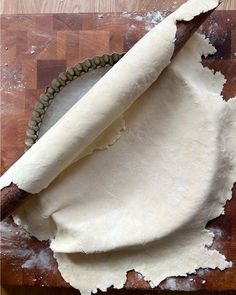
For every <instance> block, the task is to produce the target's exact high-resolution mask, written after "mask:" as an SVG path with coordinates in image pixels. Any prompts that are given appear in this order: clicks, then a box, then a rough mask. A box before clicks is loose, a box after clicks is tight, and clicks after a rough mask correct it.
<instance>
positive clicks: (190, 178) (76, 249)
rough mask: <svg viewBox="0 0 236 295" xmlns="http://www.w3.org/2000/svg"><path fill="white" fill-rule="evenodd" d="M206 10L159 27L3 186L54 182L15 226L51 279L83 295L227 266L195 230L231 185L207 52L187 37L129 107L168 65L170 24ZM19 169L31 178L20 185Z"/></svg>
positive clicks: (234, 105)
mask: <svg viewBox="0 0 236 295" xmlns="http://www.w3.org/2000/svg"><path fill="white" fill-rule="evenodd" d="M217 4H218V1H214V0H208V1H206V0H201V1H200V0H190V1H188V2H187V3H186V4H185V5H184V6H182V8H181V9H180V10H178V11H177V12H175V13H174V14H172V15H171V16H170V17H168V18H166V20H165V21H164V22H163V23H162V24H161V25H159V26H157V27H156V28H154V29H153V30H152V31H150V33H148V34H147V35H146V36H145V37H144V38H143V39H142V41H141V42H139V43H138V44H137V45H136V46H134V47H133V49H132V50H131V51H130V53H128V54H127V55H125V57H124V58H123V59H122V60H121V61H120V62H118V63H117V65H115V66H114V67H113V68H112V69H111V70H110V71H109V72H108V73H107V74H106V75H104V77H103V78H102V79H101V80H100V81H99V82H98V83H97V84H96V85H95V86H94V87H92V88H91V90H89V91H88V93H87V94H86V95H85V96H84V97H83V98H82V99H81V100H80V101H79V102H78V103H77V104H76V105H75V106H74V107H72V109H71V110H70V111H69V112H68V113H67V114H66V115H65V116H64V117H63V118H62V119H61V120H59V121H58V123H56V125H55V127H54V126H53V127H52V128H51V129H50V131H49V132H47V133H46V134H45V135H44V136H43V137H42V138H41V139H40V140H39V141H38V142H37V143H36V144H35V145H34V146H33V147H32V148H31V149H30V150H29V152H27V153H26V154H25V155H26V156H24V157H23V160H21V161H18V162H17V163H16V164H15V165H14V166H13V168H12V169H11V170H10V172H8V173H7V174H5V176H3V179H2V183H3V186H5V185H6V184H7V183H8V184H9V182H11V181H14V182H15V183H17V184H18V185H19V186H20V188H23V189H26V190H28V191H30V192H39V191H40V190H42V189H43V188H44V187H47V186H48V184H49V183H50V182H51V181H52V180H53V179H54V178H55V177H56V176H57V175H58V174H59V173H60V172H61V171H62V170H63V171H62V172H61V174H60V175H59V176H58V177H57V178H56V179H55V180H54V181H53V182H52V183H51V184H50V185H49V187H48V188H47V189H46V190H44V191H42V192H41V193H40V194H38V195H37V196H36V197H34V198H33V197H32V198H30V199H29V200H28V201H27V202H26V203H25V204H24V205H22V206H21V208H19V209H18V210H17V212H16V213H15V216H14V219H15V221H16V222H17V223H18V224H21V225H22V226H23V227H24V228H26V229H27V230H28V231H29V232H30V233H31V234H33V235H35V236H36V237H37V238H39V239H50V240H51V244H50V247H51V248H52V250H53V251H54V255H55V257H56V259H57V261H58V265H59V270H60V271H61V273H62V276H63V277H64V279H65V280H66V281H68V282H69V283H70V284H71V285H72V286H74V287H75V288H78V289H80V291H81V293H82V294H89V293H90V292H91V291H96V289H97V288H100V289H101V290H106V289H107V288H108V287H110V286H111V285H114V287H116V288H121V287H122V286H123V284H124V282H125V280H126V271H128V270H131V269H135V270H136V271H138V272H140V273H142V275H143V276H144V277H145V279H147V280H150V281H151V284H152V286H155V285H158V284H159V283H160V282H161V281H162V280H163V279H165V278H166V277H169V276H178V275H186V274H187V273H193V272H195V270H196V269H198V268H200V267H201V268H205V267H208V268H216V267H218V268H220V269H225V268H227V267H230V266H231V262H228V261H226V259H225V257H224V256H223V255H221V254H220V253H219V252H218V251H216V250H209V249H207V247H206V246H210V245H211V244H212V240H213V238H214V235H213V233H211V232H210V231H209V230H206V229H205V225H206V223H207V222H208V221H209V220H210V219H213V218H215V217H217V216H219V215H220V214H222V213H223V206H224V204H225V202H226V200H228V199H230V198H231V188H232V185H233V182H234V180H235V179H234V178H235V174H236V155H235V150H236V140H235V133H236V122H235V116H236V99H235V98H234V99H231V100H230V101H229V102H225V101H224V100H223V99H222V96H221V91H222V88H223V85H224V83H225V78H224V77H223V75H222V74H221V73H216V74H214V73H213V72H212V71H210V70H209V69H207V68H204V67H203V66H202V65H201V63H200V61H201V56H202V55H208V54H212V53H214V52H215V49H214V48H213V47H212V46H211V45H210V44H209V43H208V40H205V39H204V38H203V37H201V36H200V35H197V34H195V35H194V36H193V38H192V39H191V40H190V41H189V42H188V43H187V44H186V46H185V47H184V49H183V50H182V51H181V52H180V53H179V55H178V56H177V57H176V58H175V60H174V62H173V63H172V64H171V65H170V66H169V67H168V68H167V69H166V70H165V71H164V72H163V73H162V75H161V76H160V77H159V79H158V80H157V81H156V82H155V83H154V84H153V85H152V87H150V88H149V89H148V90H147V91H146V92H145V93H144V94H143V95H142V96H141V97H140V98H139V99H138V100H137V101H136V102H134V100H135V99H136V98H137V96H138V95H139V94H141V93H142V92H144V91H145V90H146V89H147V88H148V87H149V86H150V85H151V84H152V83H153V82H154V81H155V80H156V78H157V77H158V76H159V74H160V72H161V71H162V70H163V68H164V67H165V66H166V65H167V64H169V61H170V58H171V55H172V53H173V42H174V37H175V32H176V20H177V19H185V20H189V19H191V18H192V17H193V16H194V15H197V14H199V13H200V12H202V11H207V10H209V9H212V8H213V7H215V6H216V5H217ZM154 40H155V41H156V42H157V43H156V44H158V46H155V44H154V43H155V41H154ZM160 42H162V43H160ZM160 44H162V46H161V47H160ZM144 50H145V52H146V54H143V51H144ZM127 64H128V66H127ZM119 73H120V74H121V76H119ZM113 82H114V83H113ZM110 85H111V87H110ZM104 89H106V90H107V89H108V90H107V91H105V92H104ZM98 94H100V95H98ZM97 98H99V100H96V99H97ZM111 98H112V100H111V101H110V99H111ZM132 103H133V104H132ZM131 104H132V105H131ZM124 111H125V112H124ZM94 114H95V116H92V115H94ZM121 115H123V118H120V116H121ZM80 116H81V117H80ZM77 117H78V118H80V120H79V123H78V124H75V119H76V118H77ZM117 118H118V119H117ZM119 118H120V119H119ZM88 119H89V120H90V121H91V122H90V121H89V120H88ZM91 119H93V120H91ZM115 120H117V121H116V122H114V121H115ZM124 120H125V122H126V123H125V125H124ZM112 122H114V123H113V124H114V126H115V129H116V130H115V131H114V126H111V123H112ZM73 124H75V126H74V125H73ZM124 126H125V128H124ZM62 127H64V128H68V130H71V132H68V133H70V134H69V135H70V136H69V135H68V134H66V132H65V135H64V133H63V136H65V137H64V140H65V141H66V142H65V145H64V146H63V147H61V146H56V144H57V145H58V144H59V141H58V139H57V136H59V135H60V136H61V128H62ZM72 127H73V128H72ZM74 127H77V128H80V129H78V130H79V132H78V131H76V128H74ZM69 128H72V129H69ZM121 129H122V130H123V132H121ZM124 129H125V130H124ZM66 130H67V129H66ZM104 130H105V133H102V131H104ZM53 135H55V136H56V139H54V138H53ZM98 135H100V137H98ZM104 136H105V138H103V137H104ZM74 137H75V139H74ZM49 139H52V141H53V143H50V147H51V152H49V155H47V158H46V160H45V161H42V157H43V156H45V154H43V156H42V152H43V151H45V144H46V147H47V148H48V144H49ZM95 139H96V140H97V142H95V141H94V140H95ZM104 139H106V140H105V141H104ZM90 144H92V145H90ZM110 144H113V145H111V146H110V147H109V148H108V149H106V150H103V151H95V152H94V153H92V152H93V151H94V150H96V149H97V148H106V147H107V145H110ZM60 145H61V137H60ZM43 146H44V147H43ZM55 146H56V150H55V149H53V147H55ZM88 146H89V148H88V150H87V152H86V153H85V154H84V155H87V156H86V157H84V158H81V157H82V156H84V155H83V154H82V152H84V151H85V148H86V147H88ZM55 151H57V153H56V155H54V154H53V153H54V152H55ZM91 153H92V154H91ZM39 159H40V160H39ZM58 159H59V160H60V161H59V163H57V165H56V166H53V163H55V161H56V160H58ZM78 159H79V160H78ZM30 160H33V162H32V163H33V165H36V167H37V168H38V170H39V171H38V172H37V173H35V172H34V173H33V175H32V177H30V178H29V177H28V174H29V173H28V172H29V167H30V166H31V167H32V163H30ZM75 160H77V161H76V162H75ZM72 163H73V164H72ZM68 166H69V167H68ZM66 167H68V168H67V169H65V168H66ZM20 168H21V169H20ZM19 169H20V170H19ZM24 169H26V170H24ZM19 171H22V172H23V173H21V174H20V173H19ZM25 171H26V174H24V173H25ZM16 172H18V174H17V173H16ZM44 173H45V175H44ZM22 174H23V176H24V177H23V176H22ZM26 175H27V177H28V179H27V178H26ZM30 176H31V175H30ZM42 176H43V177H42Z"/></svg>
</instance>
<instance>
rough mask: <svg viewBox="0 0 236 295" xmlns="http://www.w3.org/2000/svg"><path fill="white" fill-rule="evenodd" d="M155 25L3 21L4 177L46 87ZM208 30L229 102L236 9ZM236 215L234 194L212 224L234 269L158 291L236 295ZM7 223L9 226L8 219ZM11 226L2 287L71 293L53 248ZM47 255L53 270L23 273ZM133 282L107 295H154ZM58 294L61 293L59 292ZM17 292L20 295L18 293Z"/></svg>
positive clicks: (84, 18) (133, 277)
mask: <svg viewBox="0 0 236 295" xmlns="http://www.w3.org/2000/svg"><path fill="white" fill-rule="evenodd" d="M137 15H138V16H142V17H143V18H142V20H141V21H137V18H136V16H137ZM149 26H150V23H149V22H148V21H147V18H146V13H145V12H144V11H140V12H136V13H135V14H132V15H130V16H129V17H127V15H124V14H122V13H112V14H111V13H109V14H105V13H104V14H102V15H100V14H94V13H93V14H90V13H89V14H87V13H85V14H77V15H75V14H53V15H11V16H2V17H1V29H2V34H1V74H2V75H1V84H2V88H3V91H2V100H1V112H2V114H1V115H2V116H1V124H2V127H1V128H2V130H1V131H2V132H1V139H2V144H1V154H2V157H1V161H2V162H1V172H2V173H3V172H4V171H5V170H6V169H7V168H9V167H10V165H11V164H12V163H13V162H14V161H15V160H16V159H17V158H19V157H20V155H21V154H22V153H23V150H24V136H25V129H26V126H27V121H28V119H29V117H30V116H31V111H32V109H33V106H34V104H35V102H36V101H37V99H38V96H39V94H40V93H41V92H42V90H43V89H44V87H46V86H47V85H48V84H49V82H50V81H51V80H52V79H53V78H54V77H56V76H57V75H58V74H59V73H60V72H61V71H64V70H65V68H66V67H68V66H70V65H73V64H75V63H77V62H78V61H81V60H82V59H84V58H87V57H91V56H94V55H99V54H104V53H112V52H114V51H116V52H122V51H124V50H125V51H127V50H128V49H129V48H130V47H132V46H133V44H134V43H135V42H136V41H137V40H138V39H139V38H140V37H141V36H142V35H143V34H144V33H145V31H146V29H147V27H149ZM202 31H204V32H205V33H206V34H207V35H208V36H209V38H210V39H211V41H212V43H213V44H215V46H216V47H217V49H218V53H217V54H216V55H214V56H213V57H209V58H207V59H206V60H204V64H205V65H208V66H209V67H210V68H212V69H214V70H220V71H222V72H223V73H224V74H225V76H226V78H227V79H228V82H227V84H226V85H225V87H224V96H225V98H226V99H229V98H230V97H232V96H234V95H235V94H236V83H235V73H236V55H235V52H236V44H235V43H236V42H235V41H236V11H228V12H225V11H218V12H216V13H214V15H213V16H212V17H211V18H210V19H209V20H208V21H207V22H206V24H205V25H204V26H203V28H202ZM235 212H236V189H235V190H234V197H233V199H232V200H231V201H230V202H228V203H227V206H226V214H225V216H221V217H220V218H218V219H217V220H215V221H213V222H211V223H210V224H209V226H208V227H210V228H211V229H212V230H213V231H214V232H216V233H219V232H220V235H217V238H216V239H215V242H214V244H213V248H214V247H215V248H216V249H219V250H220V251H221V252H222V253H223V254H225V255H226V257H227V258H228V259H229V260H231V261H233V262H234V267H233V268H232V269H229V270H226V271H224V272H221V271H219V270H213V271H210V270H208V271H200V272H199V273H198V275H193V276H190V277H188V278H179V279H177V280H174V286H173V284H172V285H171V284H170V280H169V281H168V280H166V281H165V282H163V283H162V284H161V285H160V286H159V289H157V290H159V291H160V290H166V289H167V290H168V289H174V290H196V289H200V290H209V291H212V290H214V291H223V290H228V291H229V290H236V275H235V273H236V251H235V248H236V214H235ZM9 222H10V223H11V221H10V220H9ZM9 226H10V229H11V232H12V235H11V237H10V238H9V236H4V235H2V245H3V246H4V247H2V257H1V258H2V261H1V262H2V270H3V271H2V283H3V284H8V285H12V284H13V285H19V286H22V285H27V286H44V287H45V286H61V287H68V285H67V284H66V283H65V282H64V281H63V279H62V278H61V276H60V274H59V272H58V270H57V264H56V261H55V260H54V259H53V257H52V253H51V250H50V249H49V248H48V244H47V243H46V242H43V243H42V242H39V241H37V240H36V239H34V238H29V237H27V236H25V235H24V234H21V233H22V232H21V231H19V229H18V228H17V227H15V226H14V225H9ZM22 249H26V250H28V252H27V251H26V253H28V254H27V255H22V252H19V251H17V250H22ZM42 252H43V253H44V254H45V255H46V257H47V259H48V265H49V266H50V267H48V268H47V267H46V268H45V266H43V267H42V266H41V265H37V263H36V264H34V265H33V267H30V268H27V267H22V265H25V263H26V262H27V261H29V260H30V259H31V258H32V257H36V258H37V257H38V258H39V257H41V256H40V255H41V254H42ZM19 253H21V254H19ZM31 260H32V259H31ZM127 277H128V280H127V282H126V289H124V290H122V291H114V290H110V291H109V293H110V294H151V293H152V292H151V291H148V292H147V291H144V292H143V291H136V290H135V291H132V289H133V288H134V287H140V288H149V285H148V283H147V282H145V281H144V280H143V279H140V277H139V276H138V275H137V274H136V273H135V272H133V271H131V272H129V273H128V275H127ZM190 279H191V281H190ZM11 290H13V289H11ZM36 290H37V289H36ZM40 290H41V289H40ZM43 290H45V288H44V289H43ZM14 292H15V291H14ZM55 292H59V291H58V289H57V291H55ZM68 292H72V291H68ZM75 292H76V291H75ZM132 292H133V293H132ZM156 292H157V291H154V293H156ZM77 293H78V292H77ZM12 294H14V293H12ZM15 294H18V291H17V292H16V293H15ZM23 294H24V293H23ZM43 294H45V293H44V291H43ZM52 294H54V293H52ZM55 294H59V293H55ZM68 294H72V293H68ZM73 294H74V293H73ZM75 294H76V293H75ZM201 294H202V293H201Z"/></svg>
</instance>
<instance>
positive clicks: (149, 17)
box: [121, 11, 168, 32]
mask: <svg viewBox="0 0 236 295" xmlns="http://www.w3.org/2000/svg"><path fill="white" fill-rule="evenodd" d="M167 14H168V13H167V12H161V11H150V12H144V13H143V14H142V15H141V14H138V13H137V12H127V11H125V12H122V13H121V16H122V17H124V18H128V19H130V20H134V21H136V22H143V25H144V28H145V31H147V32H148V31H150V30H151V29H152V28H153V27H154V26H155V25H157V24H158V23H160V22H161V21H162V20H163V19H164V18H165V17H166V16H167ZM132 26H134V25H132Z"/></svg>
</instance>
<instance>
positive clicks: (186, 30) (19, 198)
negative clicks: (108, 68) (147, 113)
mask: <svg viewBox="0 0 236 295" xmlns="http://www.w3.org/2000/svg"><path fill="white" fill-rule="evenodd" d="M214 10H215V9H213V10H210V11H208V12H206V13H202V14H200V15H198V16H196V17H194V18H193V19H192V20H191V21H179V22H177V32H176V41H175V50H174V53H173V56H172V58H171V59H173V58H174V57H175V56H176V54H177V53H178V52H179V51H180V50H181V48H182V47H183V46H184V44H185V43H186V42H187V41H188V40H189V38H190V37H191V36H192V35H193V34H194V33H195V32H196V30H197V29H198V28H199V27H200V26H201V25H202V23H203V22H204V21H205V20H206V19H207V18H208V17H209V15H210V14H211V13H212V12H213V11H214ZM28 196H30V194H29V193H27V192H26V191H24V190H21V189H19V188H18V186H17V185H16V184H14V183H11V184H10V185H9V186H8V187H5V188H3V189H2V190H1V208H0V210H1V220H3V219H5V218H6V217H8V216H9V215H10V214H11V213H12V212H13V211H14V209H16V208H17V207H18V206H19V205H20V204H21V203H22V202H23V201H24V200H25V199H26V198H27V197H28Z"/></svg>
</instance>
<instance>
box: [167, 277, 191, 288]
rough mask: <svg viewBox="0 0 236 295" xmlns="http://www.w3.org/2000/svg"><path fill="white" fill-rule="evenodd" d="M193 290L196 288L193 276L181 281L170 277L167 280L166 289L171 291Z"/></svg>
mask: <svg viewBox="0 0 236 295" xmlns="http://www.w3.org/2000/svg"><path fill="white" fill-rule="evenodd" d="M180 288H181V291H193V290H195V289H196V288H195V284H194V280H193V279H192V278H186V279H184V280H183V281H181V283H179V282H178V279H177V278H168V279H167V280H166V282H165V290H170V291H176V290H180Z"/></svg>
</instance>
